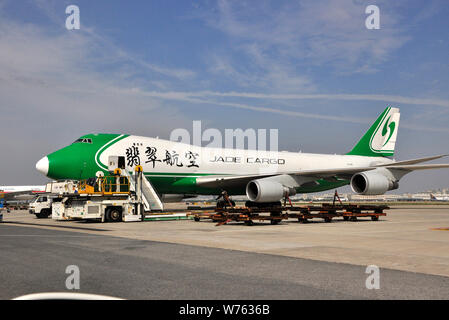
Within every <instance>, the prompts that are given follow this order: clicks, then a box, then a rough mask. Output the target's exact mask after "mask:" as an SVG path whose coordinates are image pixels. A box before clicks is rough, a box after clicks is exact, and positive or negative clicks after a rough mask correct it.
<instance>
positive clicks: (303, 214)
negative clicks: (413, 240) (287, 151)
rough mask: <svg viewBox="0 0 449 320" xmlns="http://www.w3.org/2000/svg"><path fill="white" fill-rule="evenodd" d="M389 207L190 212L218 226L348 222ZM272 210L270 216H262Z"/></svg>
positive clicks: (373, 217)
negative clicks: (294, 220) (239, 223)
mask: <svg viewBox="0 0 449 320" xmlns="http://www.w3.org/2000/svg"><path fill="white" fill-rule="evenodd" d="M386 209H389V207H388V206H385V205H355V204H339V205H334V204H322V205H314V206H293V205H292V206H285V205H284V206H274V207H262V208H259V207H235V206H234V207H224V208H215V210H214V211H212V212H191V213H189V214H188V215H190V216H193V220H194V221H201V220H202V219H209V220H212V221H214V222H217V226H219V225H223V224H226V223H228V222H231V221H236V222H244V223H245V224H246V225H253V224H254V221H255V220H258V221H270V223H271V224H278V223H279V222H281V221H282V220H287V219H291V218H293V219H298V221H299V222H301V223H307V222H308V221H309V220H311V219H316V218H319V219H323V220H324V221H325V222H332V219H334V218H343V220H345V221H348V220H349V221H357V219H358V218H361V217H370V218H371V220H373V221H377V220H379V217H380V216H386V213H385V212H384V210H386ZM261 213H270V215H261Z"/></svg>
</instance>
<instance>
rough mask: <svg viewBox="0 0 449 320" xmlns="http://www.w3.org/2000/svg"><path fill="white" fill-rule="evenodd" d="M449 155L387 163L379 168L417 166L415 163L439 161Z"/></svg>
mask: <svg viewBox="0 0 449 320" xmlns="http://www.w3.org/2000/svg"><path fill="white" fill-rule="evenodd" d="M447 156H449V155H447V154H442V155H439V156H432V157H426V158H418V159H413V160H405V161H398V162H394V163H388V164H383V165H379V167H388V166H391V165H395V166H396V165H408V164H417V163H421V162H426V161H430V160H435V159H440V158H443V157H447Z"/></svg>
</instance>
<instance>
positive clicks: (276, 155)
mask: <svg viewBox="0 0 449 320" xmlns="http://www.w3.org/2000/svg"><path fill="white" fill-rule="evenodd" d="M100 152H101V155H100V157H99V160H100V163H97V164H98V165H99V166H100V167H103V169H105V170H106V169H107V168H106V167H105V166H104V165H102V164H107V163H108V157H109V156H113V155H117V154H126V166H127V167H134V166H135V165H137V164H139V165H141V166H142V167H143V170H144V172H145V173H147V174H151V173H155V174H156V173H164V174H173V175H176V176H180V175H181V176H182V175H183V174H189V175H204V174H219V175H242V174H247V175H249V174H260V173H279V174H282V173H291V172H298V171H302V170H312V169H332V168H350V167H367V166H372V165H378V164H387V163H392V162H393V161H392V160H391V159H388V158H383V157H365V156H351V155H329V154H313V153H301V152H299V153H293V152H285V151H282V152H277V151H257V150H243V149H224V148H209V147H199V146H193V145H189V144H184V143H179V142H173V141H168V140H162V139H155V138H147V137H140V136H129V137H126V138H124V139H122V140H120V141H118V142H117V143H115V144H113V145H112V146H110V147H106V148H105V150H100Z"/></svg>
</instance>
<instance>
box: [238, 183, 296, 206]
mask: <svg viewBox="0 0 449 320" xmlns="http://www.w3.org/2000/svg"><path fill="white" fill-rule="evenodd" d="M294 194H296V190H295V189H294V188H287V187H284V186H283V185H282V184H280V183H279V182H276V181H269V180H262V179H257V180H252V181H250V182H248V184H247V185H246V196H247V197H248V199H249V200H251V201H254V202H276V201H279V200H281V199H282V198H284V197H286V196H291V195H294Z"/></svg>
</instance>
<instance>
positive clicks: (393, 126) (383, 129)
mask: <svg viewBox="0 0 449 320" xmlns="http://www.w3.org/2000/svg"><path fill="white" fill-rule="evenodd" d="M390 118H391V116H389V117H388V119H387V121H385V125H384V127H383V128H382V137H383V136H385V135H386V134H387V132H388V128H390V135H389V136H388V139H387V140H386V141H385V143H384V144H383V146H382V147H384V146H385V145H386V144H387V143H388V141H390V139H391V136H392V135H393V133H394V129H395V127H396V123H395V122H394V121H393V122H391V123H390V124H388V122H389V121H390Z"/></svg>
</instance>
